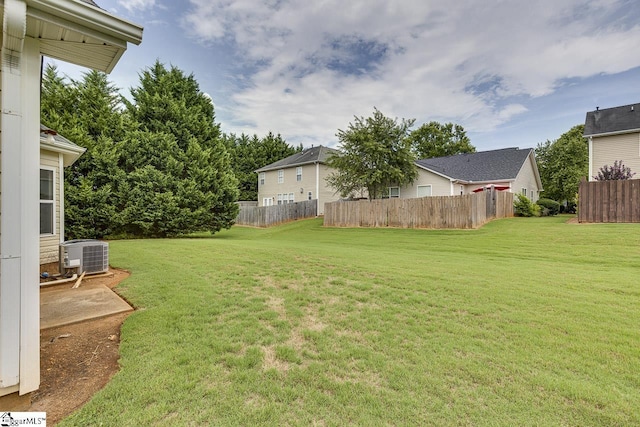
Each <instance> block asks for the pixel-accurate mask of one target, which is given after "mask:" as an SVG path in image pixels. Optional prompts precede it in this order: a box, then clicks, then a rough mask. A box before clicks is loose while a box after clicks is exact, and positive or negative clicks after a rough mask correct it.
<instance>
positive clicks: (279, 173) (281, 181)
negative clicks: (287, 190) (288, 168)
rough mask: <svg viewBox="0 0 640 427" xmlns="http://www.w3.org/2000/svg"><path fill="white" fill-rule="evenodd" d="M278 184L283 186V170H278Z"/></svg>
mask: <svg viewBox="0 0 640 427" xmlns="http://www.w3.org/2000/svg"><path fill="white" fill-rule="evenodd" d="M278 184H284V169H279V170H278Z"/></svg>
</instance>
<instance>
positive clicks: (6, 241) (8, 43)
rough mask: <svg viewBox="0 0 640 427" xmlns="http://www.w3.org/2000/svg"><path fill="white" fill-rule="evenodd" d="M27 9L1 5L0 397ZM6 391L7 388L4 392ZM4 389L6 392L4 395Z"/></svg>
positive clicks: (8, 339) (5, 369)
mask: <svg viewBox="0 0 640 427" xmlns="http://www.w3.org/2000/svg"><path fill="white" fill-rule="evenodd" d="M26 28H27V5H26V4H25V3H24V2H23V1H19V0H5V2H4V20H3V23H2V53H1V56H2V92H1V94H0V97H1V103H2V113H1V114H2V115H1V117H0V124H1V129H2V134H1V136H0V137H1V139H2V141H1V147H2V160H1V162H0V171H1V172H2V183H1V184H0V206H2V215H1V218H0V249H1V251H2V252H1V254H0V395H2V394H5V391H7V392H13V391H17V389H15V390H14V387H13V386H16V385H18V384H19V383H20V291H21V289H20V288H21V286H20V282H21V274H20V273H21V255H22V247H21V243H22V239H21V231H22V216H21V213H22V212H21V208H22V179H21V178H22V170H21V165H22V102H21V101H22V70H21V60H22V50H23V48H24V37H25V33H26ZM8 387H11V389H7V388H8ZM3 389H7V390H3Z"/></svg>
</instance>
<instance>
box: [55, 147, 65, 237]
mask: <svg viewBox="0 0 640 427" xmlns="http://www.w3.org/2000/svg"><path fill="white" fill-rule="evenodd" d="M58 182H59V184H58V185H59V186H60V191H58V204H59V205H60V209H59V211H60V215H59V216H58V220H57V221H58V224H59V228H58V233H60V243H64V155H63V154H62V153H58ZM54 209H55V207H54Z"/></svg>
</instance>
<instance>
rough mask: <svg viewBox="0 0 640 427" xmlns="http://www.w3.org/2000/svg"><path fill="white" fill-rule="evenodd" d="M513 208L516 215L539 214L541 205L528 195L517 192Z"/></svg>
mask: <svg viewBox="0 0 640 427" xmlns="http://www.w3.org/2000/svg"><path fill="white" fill-rule="evenodd" d="M513 209H514V213H515V214H516V216H539V215H540V206H538V205H536V204H535V203H533V202H532V201H531V200H530V199H529V198H528V197H527V196H523V195H522V194H516V200H515V202H513Z"/></svg>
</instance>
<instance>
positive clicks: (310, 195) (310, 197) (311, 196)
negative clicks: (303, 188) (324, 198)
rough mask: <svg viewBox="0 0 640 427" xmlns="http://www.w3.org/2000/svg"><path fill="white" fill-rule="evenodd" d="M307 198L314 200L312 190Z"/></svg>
mask: <svg viewBox="0 0 640 427" xmlns="http://www.w3.org/2000/svg"><path fill="white" fill-rule="evenodd" d="M307 200H313V193H312V192H311V191H309V193H307Z"/></svg>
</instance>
